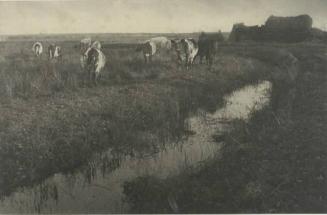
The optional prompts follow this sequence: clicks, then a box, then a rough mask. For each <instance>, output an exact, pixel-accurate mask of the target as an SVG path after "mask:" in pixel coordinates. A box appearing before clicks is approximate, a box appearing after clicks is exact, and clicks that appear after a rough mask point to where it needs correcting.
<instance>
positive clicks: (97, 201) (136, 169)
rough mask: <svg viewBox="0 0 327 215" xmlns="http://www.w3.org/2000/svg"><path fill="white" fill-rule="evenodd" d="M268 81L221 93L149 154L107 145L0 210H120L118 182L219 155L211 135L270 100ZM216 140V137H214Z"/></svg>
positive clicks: (170, 172) (167, 173)
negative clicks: (215, 104) (177, 136)
mask: <svg viewBox="0 0 327 215" xmlns="http://www.w3.org/2000/svg"><path fill="white" fill-rule="evenodd" d="M270 89H271V84H270V83H269V82H261V83H259V84H258V85H252V86H248V87H245V88H243V89H241V90H238V91H235V92H234V93H232V94H231V95H229V96H226V98H225V101H226V104H225V106H224V107H223V108H221V109H218V110H216V111H215V112H214V113H207V112H205V111H202V110H198V112H197V114H195V115H194V116H193V117H191V118H189V119H187V121H188V125H189V131H190V132H188V133H189V134H188V135H187V136H185V137H183V138H182V139H181V140H180V141H178V142H172V143H167V144H165V146H166V147H165V148H164V149H162V150H161V151H159V152H156V153H153V154H152V155H148V154H147V155H146V156H144V155H140V154H138V155H133V156H132V155H128V156H126V155H120V154H118V153H114V152H113V150H108V151H107V152H103V153H100V154H96V155H94V157H93V159H92V161H90V162H89V163H88V165H87V166H84V167H82V168H80V169H78V170H76V171H75V173H74V174H69V175H64V174H55V175H54V176H52V177H51V178H48V179H47V180H45V181H43V182H42V183H41V184H38V185H36V186H34V187H32V188H20V189H19V190H18V191H17V192H15V193H13V194H11V195H10V196H8V197H5V198H4V199H3V200H2V201H1V202H0V213H19V212H24V213H28V212H32V213H33V212H41V213H48V212H54V213H63V212H65V213H124V212H127V211H128V205H127V204H126V203H125V202H124V196H123V187H122V185H123V183H124V182H126V181H129V180H132V179H134V178H136V177H139V176H145V175H153V176H156V177H159V178H166V177H169V176H173V175H177V174H179V173H181V172H182V171H185V170H187V169H188V168H190V167H195V166H198V165H200V164H201V163H202V162H206V161H208V160H210V159H212V158H213V157H214V156H219V148H220V147H221V143H219V141H218V142H217V138H215V139H214V138H213V135H215V137H219V136H223V134H224V133H225V132H228V130H229V125H230V124H229V122H230V121H231V120H233V119H235V118H241V119H247V118H248V117H249V115H250V114H251V113H253V111H256V110H259V109H261V108H262V107H263V106H264V105H265V104H267V103H268V102H269V92H270ZM218 139H219V138H218Z"/></svg>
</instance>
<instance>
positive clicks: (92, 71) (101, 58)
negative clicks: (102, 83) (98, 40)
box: [84, 47, 106, 84]
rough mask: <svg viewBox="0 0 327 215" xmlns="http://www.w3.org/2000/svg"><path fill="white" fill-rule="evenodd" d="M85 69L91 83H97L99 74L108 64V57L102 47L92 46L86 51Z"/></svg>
mask: <svg viewBox="0 0 327 215" xmlns="http://www.w3.org/2000/svg"><path fill="white" fill-rule="evenodd" d="M84 55H85V59H86V61H85V63H86V64H85V69H86V72H87V74H88V76H89V81H90V82H91V83H94V84H97V83H98V79H99V75H100V73H101V71H102V69H103V68H104V66H105V64H106V57H105V55H104V54H103V52H102V51H101V50H100V49H97V48H95V47H90V48H89V49H88V50H87V51H86V52H85V54H84Z"/></svg>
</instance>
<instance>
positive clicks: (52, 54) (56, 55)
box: [48, 44, 62, 60]
mask: <svg viewBox="0 0 327 215" xmlns="http://www.w3.org/2000/svg"><path fill="white" fill-rule="evenodd" d="M48 57H49V60H51V59H61V57H62V53H61V47H60V46H57V45H55V44H50V45H49V47H48Z"/></svg>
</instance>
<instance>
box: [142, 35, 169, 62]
mask: <svg viewBox="0 0 327 215" xmlns="http://www.w3.org/2000/svg"><path fill="white" fill-rule="evenodd" d="M171 47H172V45H171V40H169V39H168V38H167V37H154V38H151V39H149V40H146V41H145V42H143V43H141V44H139V45H138V46H137V48H136V51H142V53H143V56H144V61H145V63H148V62H150V61H152V56H153V55H155V54H156V53H160V52H168V51H170V49H171Z"/></svg>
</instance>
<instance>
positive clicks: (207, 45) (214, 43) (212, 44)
mask: <svg viewBox="0 0 327 215" xmlns="http://www.w3.org/2000/svg"><path fill="white" fill-rule="evenodd" d="M223 41H224V37H223V35H222V33H221V32H218V33H204V32H202V33H201V34H200V36H199V41H198V44H199V51H198V54H197V56H199V57H200V64H202V60H203V57H205V58H206V62H207V64H209V65H212V63H213V57H214V55H215V53H216V50H217V48H218V44H219V43H220V42H223Z"/></svg>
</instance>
